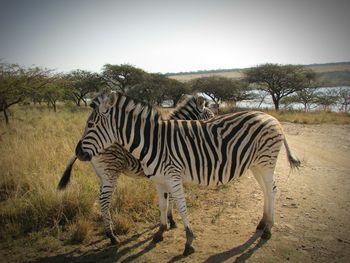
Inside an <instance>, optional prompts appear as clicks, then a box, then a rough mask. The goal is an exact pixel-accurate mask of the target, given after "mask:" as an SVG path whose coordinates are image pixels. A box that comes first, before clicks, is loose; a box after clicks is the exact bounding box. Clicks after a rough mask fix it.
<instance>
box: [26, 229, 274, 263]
mask: <svg viewBox="0 0 350 263" xmlns="http://www.w3.org/2000/svg"><path fill="white" fill-rule="evenodd" d="M154 228H155V227H152V228H149V229H147V230H146V231H144V232H142V233H138V234H135V235H133V236H131V237H130V238H128V239H126V240H124V241H122V242H121V243H120V245H119V247H116V246H108V247H105V248H101V247H100V248H95V249H92V250H90V251H88V252H86V253H83V254H80V255H74V254H75V253H77V251H76V250H74V251H72V252H69V253H65V254H60V255H56V256H52V257H44V258H38V259H36V260H33V261H28V262H27V263H66V262H73V263H83V262H84V263H95V262H99V263H100V262H101V263H114V262H132V261H134V260H136V259H137V258H139V257H140V256H142V255H144V254H146V253H148V252H149V251H151V250H152V249H153V248H155V246H156V245H155V243H153V242H152V238H153V232H152V230H153V229H154ZM260 237H261V233H260V232H256V233H254V235H252V236H251V237H250V238H249V239H248V240H247V241H246V242H244V243H243V244H242V245H239V246H237V247H234V248H232V249H230V250H228V251H224V252H221V253H218V254H216V255H212V256H210V257H209V258H207V259H206V260H205V261H204V262H205V263H214V262H215V263H218V262H224V261H226V260H229V259H230V258H233V257H235V256H238V255H239V256H238V257H237V258H236V260H235V261H234V262H237V263H241V262H245V261H246V260H247V259H249V258H250V257H251V256H252V255H253V254H254V252H255V251H257V250H258V249H259V248H261V247H262V246H263V245H264V244H265V243H266V241H267V240H265V239H259V238H260ZM258 239H259V241H258V242H256V241H257V240H258ZM101 241H102V240H98V241H95V242H93V243H90V244H88V245H87V246H93V245H96V244H98V243H99V242H101ZM147 242H148V243H149V244H148V245H147V246H146V247H144V248H143V249H142V250H141V251H139V252H136V253H132V251H134V250H136V249H137V248H139V247H141V246H143V245H144V244H145V243H147ZM255 242H256V244H255V245H254V246H252V245H253V244H254V243H255ZM129 254H130V255H129ZM126 255H128V256H127V257H125V256H126ZM123 257H125V258H123ZM122 258H123V259H122ZM184 258H185V257H184V256H182V255H177V256H175V257H173V258H171V259H170V260H169V261H168V262H169V263H173V262H177V261H180V260H183V259H184Z"/></svg>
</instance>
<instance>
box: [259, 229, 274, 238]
mask: <svg viewBox="0 0 350 263" xmlns="http://www.w3.org/2000/svg"><path fill="white" fill-rule="evenodd" d="M271 236H272V234H271V231H267V230H265V231H264V232H263V234H262V235H261V238H262V239H266V240H268V239H270V238H271Z"/></svg>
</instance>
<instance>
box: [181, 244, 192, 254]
mask: <svg viewBox="0 0 350 263" xmlns="http://www.w3.org/2000/svg"><path fill="white" fill-rule="evenodd" d="M193 253H194V248H193V247H192V246H191V245H187V244H186V246H185V250H184V253H183V254H182V255H184V256H185V257H187V256H189V255H191V254H193Z"/></svg>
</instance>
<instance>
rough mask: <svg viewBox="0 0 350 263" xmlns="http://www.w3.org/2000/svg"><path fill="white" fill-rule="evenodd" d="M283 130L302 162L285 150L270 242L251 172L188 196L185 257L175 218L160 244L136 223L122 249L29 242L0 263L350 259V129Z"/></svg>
mask: <svg viewBox="0 0 350 263" xmlns="http://www.w3.org/2000/svg"><path fill="white" fill-rule="evenodd" d="M283 127H284V129H285V132H286V134H287V138H288V141H289V144H290V146H291V148H292V149H293V151H294V153H295V154H296V155H297V156H298V157H299V158H300V159H301V160H302V163H303V165H302V168H301V169H300V170H298V171H295V172H292V173H291V172H290V169H289V166H288V162H287V160H286V156H285V151H284V149H283V150H282V152H281V154H280V156H279V160H278V164H277V169H276V175H277V176H276V180H277V186H278V194H277V197H276V210H275V217H276V224H275V226H274V228H273V234H272V238H271V239H270V240H268V241H266V240H262V239H260V234H259V233H256V232H255V227H256V225H257V223H258V222H259V220H260V217H261V215H262V207H263V199H262V192H261V191H260V188H259V186H258V184H257V182H256V181H255V179H254V177H253V176H252V174H250V173H248V174H247V175H246V176H244V177H242V178H241V179H240V180H239V181H236V182H235V183H233V184H230V185H229V186H224V187H220V189H205V188H201V189H199V190H197V189H196V190H194V191H188V194H187V198H193V199H196V200H198V202H197V201H195V202H194V205H193V206H191V207H189V216H190V220H191V223H192V226H193V230H194V233H195V240H194V242H193V245H194V247H195V249H196V252H195V253H194V254H192V255H190V256H188V257H187V258H184V257H182V256H181V254H182V251H183V248H184V243H185V233H184V228H183V226H182V224H181V221H180V218H179V216H178V214H177V213H176V214H175V215H176V220H177V222H178V228H177V229H175V230H170V231H168V232H166V234H165V235H164V241H163V242H161V243H158V244H156V245H155V244H153V243H152V242H151V239H152V235H153V234H154V233H155V231H156V228H155V227H156V226H154V225H139V226H138V229H135V230H133V231H132V232H131V233H130V234H128V235H126V236H121V240H122V245H121V246H120V247H119V249H118V250H117V249H116V247H113V246H109V241H108V240H106V239H104V238H103V236H102V235H101V234H98V235H96V236H95V237H93V238H92V240H89V242H88V243H87V244H82V245H75V246H68V245H64V246H63V245H61V243H58V244H57V245H56V246H52V244H51V245H50V246H47V245H46V244H45V243H47V242H48V241H45V242H43V245H42V249H41V250H39V251H38V250H33V249H30V248H25V246H26V245H25V243H24V245H23V246H24V247H23V249H22V250H18V249H15V250H14V249H11V248H8V250H7V251H5V252H4V251H2V254H3V255H2V256H1V257H0V261H4V262H6V261H10V262H11V261H13V262H131V261H132V262H350V224H349V223H350V158H349V157H350V136H349V134H350V126H349V125H347V126H340V125H325V124H324V125H299V124H298V125H297V124H290V123H283ZM53 242H55V241H53ZM56 242H57V241H56ZM29 247H30V245H29ZM53 247H54V249H53ZM20 251H21V252H20ZM24 252H25V253H24ZM13 253H15V254H13Z"/></svg>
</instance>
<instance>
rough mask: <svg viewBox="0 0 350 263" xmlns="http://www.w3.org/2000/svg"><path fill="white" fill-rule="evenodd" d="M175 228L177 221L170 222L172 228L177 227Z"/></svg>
mask: <svg viewBox="0 0 350 263" xmlns="http://www.w3.org/2000/svg"><path fill="white" fill-rule="evenodd" d="M175 228H177V225H176V223H175V221H173V222H170V229H175Z"/></svg>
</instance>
